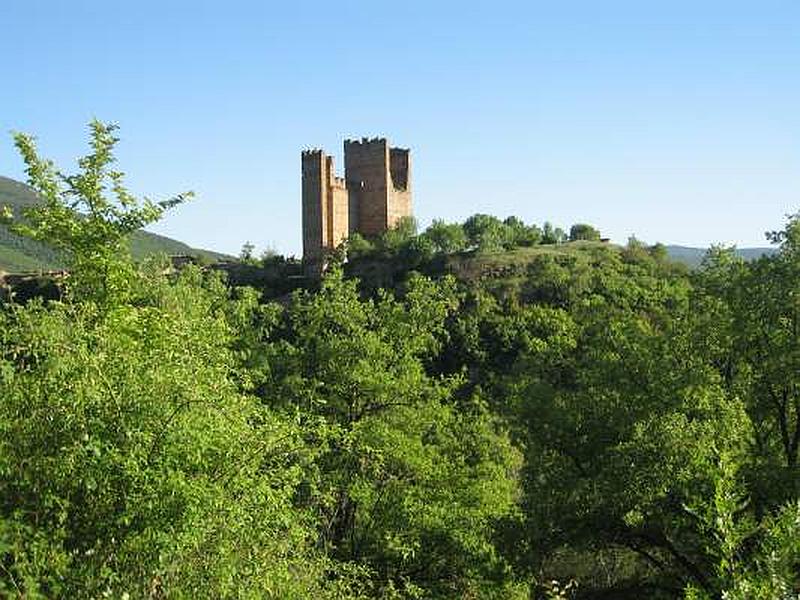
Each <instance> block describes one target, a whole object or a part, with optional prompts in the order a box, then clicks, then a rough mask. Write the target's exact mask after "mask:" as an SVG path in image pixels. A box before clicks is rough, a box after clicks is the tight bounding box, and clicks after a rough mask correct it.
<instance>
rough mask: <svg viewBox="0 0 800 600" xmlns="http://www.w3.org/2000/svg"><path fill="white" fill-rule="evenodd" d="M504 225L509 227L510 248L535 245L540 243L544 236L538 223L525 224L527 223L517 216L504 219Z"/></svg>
mask: <svg viewBox="0 0 800 600" xmlns="http://www.w3.org/2000/svg"><path fill="white" fill-rule="evenodd" d="M503 225H505V226H506V227H507V228H508V232H509V242H508V244H507V246H508V247H509V248H516V247H518V246H534V245H536V244H538V243H539V241H540V240H541V237H542V232H541V231H540V230H539V228H538V227H537V226H536V225H530V226H528V225H525V223H524V222H523V221H522V220H521V219H518V218H517V217H508V218H507V219H506V220H505V221H503Z"/></svg>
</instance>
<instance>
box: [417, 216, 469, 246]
mask: <svg viewBox="0 0 800 600" xmlns="http://www.w3.org/2000/svg"><path fill="white" fill-rule="evenodd" d="M423 235H424V236H425V237H426V238H428V239H429V240H430V241H431V243H432V244H433V249H434V251H435V252H439V253H441V254H453V253H454V252H461V251H462V250H464V249H466V247H467V235H466V233H464V228H463V227H462V226H461V225H459V224H457V223H445V222H444V221H441V220H439V219H434V221H433V223H431V225H430V227H428V228H427V229H426V230H425V233H424V234H423Z"/></svg>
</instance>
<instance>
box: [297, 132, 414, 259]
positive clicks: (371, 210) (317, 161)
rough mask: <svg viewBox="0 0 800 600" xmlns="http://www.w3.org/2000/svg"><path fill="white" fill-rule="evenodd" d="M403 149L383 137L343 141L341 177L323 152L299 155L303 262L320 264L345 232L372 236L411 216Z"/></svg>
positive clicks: (406, 155)
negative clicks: (301, 190)
mask: <svg viewBox="0 0 800 600" xmlns="http://www.w3.org/2000/svg"><path fill="white" fill-rule="evenodd" d="M410 160H411V159H410V154H409V151H408V150H407V149H403V148H392V147H390V146H389V142H388V141H387V140H386V139H384V138H373V139H367V138H362V139H361V141H354V140H345V142H344V162H345V177H344V178H341V177H336V174H335V171H334V165H333V158H332V157H330V156H327V155H326V154H325V153H324V152H323V151H322V150H307V151H304V152H303V153H302V175H303V200H302V203H303V258H304V260H306V261H307V262H308V263H309V264H321V263H322V262H323V261H324V257H325V254H326V253H327V252H329V251H331V250H333V249H335V248H336V247H337V246H338V245H339V244H340V243H341V242H342V240H344V239H345V238H346V237H347V236H348V235H349V234H351V233H354V232H358V233H360V234H362V235H364V236H367V237H372V236H377V235H380V234H382V233H383V232H384V231H386V230H387V229H389V228H391V227H394V226H395V225H396V224H397V221H398V220H400V219H401V218H402V217H406V216H411V162H410Z"/></svg>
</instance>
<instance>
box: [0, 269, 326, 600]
mask: <svg viewBox="0 0 800 600" xmlns="http://www.w3.org/2000/svg"><path fill="white" fill-rule="evenodd" d="M225 294H226V292H225V289H224V287H223V286H222V285H221V284H220V283H219V282H218V281H215V280H208V281H203V279H202V278H201V277H200V275H199V273H198V272H197V271H193V270H191V269H189V270H187V271H186V272H185V273H184V274H183V275H182V276H181V277H180V279H179V280H178V281H176V282H175V283H174V284H169V283H167V282H166V281H164V280H163V278H161V277H160V276H158V275H152V276H151V277H150V278H148V279H147V280H146V281H145V282H144V285H143V289H141V290H137V298H136V300H135V302H134V303H133V304H131V305H118V306H116V307H114V308H113V309H112V310H109V311H107V312H106V313H104V314H103V315H99V314H98V313H97V312H96V310H95V309H93V308H92V305H91V304H85V303H80V304H66V305H52V306H50V307H44V306H42V305H40V304H36V303H32V304H30V305H29V306H28V307H26V308H22V307H13V308H12V309H11V310H9V311H7V312H6V313H5V314H4V315H3V317H2V319H3V323H2V325H3V326H2V342H1V343H2V348H3V355H2V362H0V372H2V378H1V379H0V392H2V395H3V398H4V402H3V404H2V408H0V427H2V433H3V435H2V442H1V443H0V473H2V478H0V497H1V498H2V499H3V502H2V505H1V506H2V514H1V516H0V518H1V519H2V520H1V521H0V523H2V527H0V534H1V535H2V543H0V547H2V549H3V550H2V552H3V563H4V564H5V565H6V568H7V572H6V578H4V579H3V584H2V585H4V586H5V591H6V593H12V592H13V591H15V590H18V591H19V593H22V594H24V595H25V596H26V597H38V596H40V595H41V596H43V597H54V596H58V597H92V596H100V595H101V594H109V593H110V594H111V595H113V596H115V597H119V596H121V595H122V594H124V593H128V594H130V595H131V596H132V597H147V596H152V595H154V594H155V595H164V596H169V597H184V596H188V595H193V596H196V597H208V598H219V597H231V596H240V595H242V594H245V595H248V596H255V597H275V598H279V597H280V598H288V597H296V598H305V597H309V596H315V597H323V595H324V594H325V593H326V592H325V591H324V589H323V587H324V586H325V584H324V577H323V576H322V573H323V569H325V568H326V567H325V563H324V561H323V557H321V556H319V555H315V552H314V551H313V529H312V528H311V524H312V521H311V520H310V518H309V516H308V515H307V514H304V513H303V512H302V511H300V512H298V510H297V509H295V508H293V506H292V497H293V494H294V489H295V488H296V486H297V485H298V484H299V482H300V480H301V478H302V472H303V463H304V461H306V460H309V457H310V456H312V455H313V449H307V450H306V449H305V444H304V442H303V438H302V435H301V431H300V429H299V428H298V425H297V423H296V422H293V421H292V420H291V419H288V418H280V417H278V416H277V415H275V414H272V413H269V412H268V411H266V410H265V409H264V407H263V406H261V405H260V404H259V403H257V402H256V401H254V399H252V398H248V397H247V396H244V395H242V394H241V393H239V392H237V389H236V385H235V384H236V380H237V378H236V376H235V373H234V372H233V371H232V370H231V367H232V365H233V364H235V363H234V361H233V357H232V356H231V353H230V350H229V349H228V346H229V345H230V343H231V342H232V332H231V328H230V326H229V325H228V323H227V320H226V319H225V317H224V315H223V314H221V313H220V311H219V306H220V305H221V302H224V301H225Z"/></svg>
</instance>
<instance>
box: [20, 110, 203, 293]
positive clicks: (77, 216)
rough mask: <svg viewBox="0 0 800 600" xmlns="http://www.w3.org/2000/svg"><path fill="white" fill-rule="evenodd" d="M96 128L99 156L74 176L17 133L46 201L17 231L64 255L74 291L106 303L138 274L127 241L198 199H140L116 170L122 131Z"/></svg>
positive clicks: (29, 211) (82, 162)
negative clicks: (172, 210)
mask: <svg viewBox="0 0 800 600" xmlns="http://www.w3.org/2000/svg"><path fill="white" fill-rule="evenodd" d="M90 130H91V148H92V152H91V153H90V154H88V155H86V156H84V157H82V158H81V159H79V160H78V166H79V167H80V171H79V172H78V173H76V174H73V175H65V174H63V173H61V172H60V171H58V170H56V168H55V166H54V165H53V163H52V162H50V161H48V160H45V159H43V158H41V157H40V156H39V154H38V152H37V150H36V145H35V141H34V139H33V138H32V137H30V136H28V135H25V134H22V133H17V134H15V135H14V142H15V144H16V146H17V149H18V150H19V152H20V155H21V156H22V159H23V160H24V162H25V165H26V168H25V171H26V173H27V175H28V182H29V184H30V185H31V187H32V188H33V189H34V190H36V192H38V193H39V195H40V196H41V197H42V199H43V204H41V205H38V204H35V205H32V206H29V207H27V208H25V209H24V210H23V216H24V220H19V221H16V222H15V223H13V224H12V226H11V230H12V231H13V232H14V233H16V234H19V235H22V236H25V237H28V238H31V239H33V240H36V241H39V242H46V243H47V244H49V245H51V246H53V247H54V248H55V249H57V250H58V251H60V252H62V253H63V254H64V256H65V260H66V263H67V266H68V267H69V269H70V281H69V287H70V288H71V290H72V291H73V292H74V293H76V294H79V295H86V296H87V297H91V298H93V299H94V300H96V301H98V302H101V303H103V302H106V301H108V300H109V299H110V298H111V297H112V296H115V295H118V294H125V293H126V287H127V285H128V280H129V278H130V275H131V269H130V264H131V262H130V257H129V254H128V249H127V247H126V246H125V243H124V242H125V240H126V238H127V236H129V235H130V234H132V233H133V232H135V231H137V230H139V229H141V228H142V227H144V226H145V225H147V224H149V223H152V222H154V221H156V220H157V219H159V218H160V217H161V215H162V213H163V212H164V210H166V209H168V208H171V207H173V206H175V205H177V204H180V203H181V202H183V201H185V200H186V199H187V198H189V197H190V196H191V194H190V193H187V194H181V195H178V196H175V197H174V198H172V199H169V200H164V201H161V202H158V203H154V202H152V201H150V200H148V199H144V200H141V201H140V200H137V199H136V198H135V197H134V196H132V195H131V194H130V193H129V192H128V191H127V190H126V189H125V187H124V183H123V173H122V172H120V171H115V170H113V169H112V168H111V165H112V164H113V162H114V155H113V149H114V145H115V144H116V143H117V141H118V139H117V138H116V137H115V136H114V132H115V130H116V126H115V125H108V124H103V123H101V122H99V121H97V120H95V121H92V123H91V124H90Z"/></svg>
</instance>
